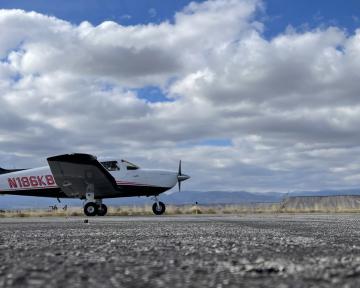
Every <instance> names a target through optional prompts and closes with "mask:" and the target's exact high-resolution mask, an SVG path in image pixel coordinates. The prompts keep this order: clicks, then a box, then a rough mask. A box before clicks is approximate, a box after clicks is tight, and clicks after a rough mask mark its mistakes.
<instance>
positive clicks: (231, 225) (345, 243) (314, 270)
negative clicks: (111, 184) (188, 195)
mask: <svg viewBox="0 0 360 288" xmlns="http://www.w3.org/2000/svg"><path fill="white" fill-rule="evenodd" d="M84 219H85V218H84V217H74V218H16V219H11V218H1V219H0V229H1V230H0V231H1V234H0V287H89V286H92V287H145V286H146V287H172V288H175V287H359V286H360V240H359V234H360V215H358V214H348V215H338V214H335V215H326V214H324V215H316V214H310V215H309V214H303V215H283V214H280V215H274V214H273V215H239V216H203V215H201V216H200V215H199V216H196V217H195V216H164V217H156V216H154V217H100V218H99V217H98V218H88V219H89V223H84Z"/></svg>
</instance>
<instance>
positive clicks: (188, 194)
mask: <svg viewBox="0 0 360 288" xmlns="http://www.w3.org/2000/svg"><path fill="white" fill-rule="evenodd" d="M332 195H360V190H355V189H352V190H322V191H303V192H301V191H299V192H292V193H289V194H284V193H278V192H267V193H253V192H246V191H238V192H224V191H208V192H199V191H181V192H173V193H171V194H162V195H161V196H160V199H161V201H163V202H165V203H167V204H177V205H182V204H193V203H195V202H198V203H199V204H201V205H208V204H241V203H250V202H265V203H269V202H281V201H282V200H283V199H285V198H288V197H290V196H332ZM104 201H105V202H106V203H107V204H108V205H113V206H118V205H143V204H150V203H152V199H151V198H147V197H133V198H116V199H105V200H104ZM54 204H57V205H58V206H63V205H65V204H67V205H69V206H80V205H81V204H82V201H80V200H78V199H62V200H61V203H58V202H57V200H56V199H53V198H42V197H24V196H7V195H4V196H0V209H25V208H44V207H48V206H50V205H54Z"/></svg>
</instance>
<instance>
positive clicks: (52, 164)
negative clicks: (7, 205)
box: [0, 153, 190, 216]
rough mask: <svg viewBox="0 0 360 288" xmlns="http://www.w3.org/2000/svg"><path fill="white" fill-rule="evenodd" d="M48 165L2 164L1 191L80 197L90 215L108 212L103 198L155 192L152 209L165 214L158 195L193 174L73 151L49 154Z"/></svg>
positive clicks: (87, 214)
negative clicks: (19, 166)
mask: <svg viewBox="0 0 360 288" xmlns="http://www.w3.org/2000/svg"><path fill="white" fill-rule="evenodd" d="M47 162H48V164H49V165H48V166H45V167H39V168H33V169H13V170H6V169H3V168H0V194H8V195H23V196H40V197H54V198H57V199H59V198H79V199H82V200H85V201H84V214H85V215H86V216H96V215H97V216H105V215H106V213H107V206H106V205H105V204H103V201H102V200H103V199H106V198H116V197H134V196H148V197H149V196H152V197H153V199H154V202H155V203H154V204H153V206H152V210H153V212H154V214H155V215H162V214H163V213H164V212H165V210H166V207H165V204H164V203H163V202H161V201H159V199H158V196H159V195H160V194H161V193H163V192H165V191H167V190H169V189H171V188H173V187H174V186H175V185H176V183H178V186H179V191H180V189H181V182H182V181H185V180H187V179H189V178H190V176H188V175H186V174H182V173H181V160H180V162H179V169H178V171H177V172H173V171H166V170H154V169H143V168H140V167H139V166H137V165H135V164H133V163H130V162H128V161H126V160H121V161H116V160H112V161H104V162H99V161H98V160H97V157H95V156H93V155H90V154H84V153H73V154H63V155H57V156H52V157H49V158H47Z"/></svg>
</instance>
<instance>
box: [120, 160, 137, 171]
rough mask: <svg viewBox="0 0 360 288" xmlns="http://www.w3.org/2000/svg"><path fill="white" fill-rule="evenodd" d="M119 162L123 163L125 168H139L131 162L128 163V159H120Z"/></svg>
mask: <svg viewBox="0 0 360 288" xmlns="http://www.w3.org/2000/svg"><path fill="white" fill-rule="evenodd" d="M121 162H123V163H125V165H126V169H127V170H137V169H139V168H140V167H139V166H137V165H135V164H133V163H130V162H129V161H126V160H121Z"/></svg>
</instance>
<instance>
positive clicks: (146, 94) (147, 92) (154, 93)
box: [132, 86, 173, 103]
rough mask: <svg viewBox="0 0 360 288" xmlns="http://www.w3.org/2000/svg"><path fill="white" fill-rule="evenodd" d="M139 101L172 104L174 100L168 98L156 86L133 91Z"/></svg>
mask: <svg viewBox="0 0 360 288" xmlns="http://www.w3.org/2000/svg"><path fill="white" fill-rule="evenodd" d="M132 91H134V92H135V93H136V94H137V97H138V98H139V99H143V100H146V101H147V102H150V103H156V102H172V101H173V100H171V99H169V98H167V97H166V96H165V94H164V93H163V92H162V91H161V89H160V88H158V87H156V86H146V87H144V88H140V89H133V90H132Z"/></svg>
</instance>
